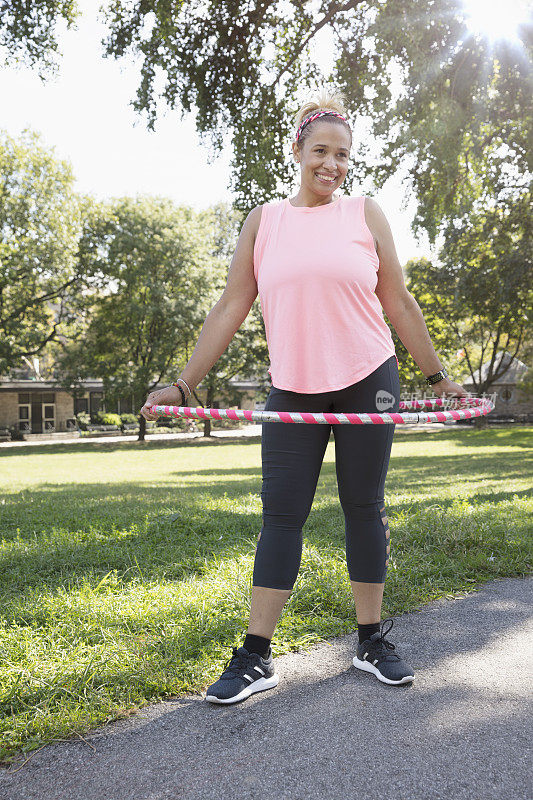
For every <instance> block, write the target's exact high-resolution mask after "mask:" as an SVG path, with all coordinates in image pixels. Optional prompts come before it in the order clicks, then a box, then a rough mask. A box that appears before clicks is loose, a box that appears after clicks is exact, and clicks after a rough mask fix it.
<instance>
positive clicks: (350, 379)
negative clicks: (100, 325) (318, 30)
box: [141, 91, 467, 703]
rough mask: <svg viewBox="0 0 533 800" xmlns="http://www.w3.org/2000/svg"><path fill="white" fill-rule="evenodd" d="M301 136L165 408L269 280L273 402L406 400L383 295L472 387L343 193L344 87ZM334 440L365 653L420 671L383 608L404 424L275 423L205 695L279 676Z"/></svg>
mask: <svg viewBox="0 0 533 800" xmlns="http://www.w3.org/2000/svg"><path fill="white" fill-rule="evenodd" d="M296 129H297V132H296V137H295V141H294V142H293V145H292V149H293V153H294V158H295V160H296V162H298V163H299V164H300V170H301V185H300V189H299V191H298V193H297V194H296V196H295V197H292V198H290V199H288V198H285V199H283V200H280V201H274V202H271V203H266V204H264V205H263V206H257V207H256V208H254V209H253V210H252V211H251V212H250V214H249V215H248V217H247V219H246V221H245V223H244V225H243V228H242V231H241V234H240V237H239V241H238V243H237V247H236V250H235V254H234V256H233V260H232V262H231V266H230V269H229V273H228V279H227V285H226V287H225V289H224V292H223V294H222V296H221V298H220V300H219V301H218V302H217V303H216V305H215V306H214V307H213V309H212V310H211V311H210V313H209V314H208V316H207V318H206V321H205V323H204V326H203V328H202V331H201V334H200V336H199V339H198V342H197V344H196V348H195V350H194V352H193V354H192V356H191V359H190V360H189V362H188V364H187V366H186V367H185V369H184V370H183V373H182V375H181V376H180V378H178V380H177V382H176V384H173V385H172V386H171V387H168V388H165V389H162V390H160V391H158V392H152V393H151V394H149V395H148V398H147V400H146V403H145V405H144V406H143V409H142V412H141V413H143V415H144V416H145V417H146V419H155V415H152V414H150V413H149V412H148V408H149V407H150V406H152V405H157V404H159V405H164V404H174V405H176V404H177V405H183V406H184V405H187V402H186V401H187V398H188V397H189V395H190V393H191V389H192V388H193V387H195V386H197V385H198V384H199V383H200V381H201V380H202V378H204V376H205V375H206V374H207V372H208V371H209V370H210V369H211V367H212V366H213V364H215V362H216V361H217V359H218V358H219V357H220V355H221V354H222V353H223V352H224V351H225V350H226V348H227V346H228V344H229V342H230V341H231V339H232V337H233V335H234V334H235V332H236V331H237V330H238V328H239V327H240V325H241V324H242V323H243V321H244V320H245V319H246V317H247V315H248V313H249V311H250V307H251V305H252V303H253V302H254V300H255V298H256V296H257V294H258V293H259V296H260V301H261V308H262V312H263V318H264V322H265V330H266V335H267V342H268V349H269V355H270V362H271V364H270V368H269V373H270V376H271V378H272V387H271V389H270V393H269V395H268V398H267V401H266V404H265V409H266V410H270V409H272V410H277V411H279V410H284V411H288V410H292V411H296V410H298V411H339V412H347V411H354V412H361V411H367V412H373V411H387V410H392V411H398V410H399V402H400V381H399V375H398V360H397V358H396V354H395V350H394V344H393V340H392V337H391V333H390V329H389V327H388V326H387V324H386V323H385V321H384V319H383V313H382V308H383V309H384V310H385V312H386V314H387V316H388V318H389V320H390V321H391V323H392V324H393V325H394V328H395V330H396V331H397V333H398V336H399V337H400V339H401V341H402V342H403V344H404V345H405V347H406V348H407V350H408V351H409V352H410V353H411V355H412V356H413V358H414V360H415V361H416V363H417V364H418V366H419V367H420V369H421V370H422V372H423V373H424V374H425V375H426V376H427V382H428V384H429V385H431V386H432V388H433V390H434V391H435V393H436V394H437V395H438V396H443V395H444V394H449V395H453V396H466V395H467V392H466V390H465V389H464V388H463V387H462V386H460V385H458V384H457V383H453V382H452V381H450V380H449V379H448V378H447V377H446V374H447V373H446V371H445V370H444V369H443V367H442V365H441V363H440V361H439V359H438V357H437V355H436V353H435V350H434V349H433V345H432V343H431V340H430V337H429V333H428V330H427V327H426V324H425V322H424V318H423V316H422V312H421V311H420V308H419V306H418V304H417V302H416V300H415V299H414V298H413V297H412V295H411V294H410V293H409V292H408V291H407V288H406V286H405V283H404V279H403V273H402V268H401V266H400V263H399V261H398V257H397V255H396V250H395V246H394V242H393V238H392V234H391V230H390V227H389V224H388V222H387V220H386V218H385V216H384V214H383V212H382V210H381V208H380V207H379V205H378V204H377V203H376V202H375V201H374V200H372V199H371V198H368V197H366V198H365V197H346V196H341V195H336V194H334V192H335V191H336V190H337V189H339V187H340V186H341V185H342V183H343V181H344V179H345V177H346V173H347V171H348V163H349V155H350V149H351V145H352V133H351V128H350V125H349V123H348V122H347V120H346V117H345V112H344V106H343V98H342V95H341V94H340V93H335V94H329V93H328V92H326V91H325V92H322V93H321V94H320V96H319V97H318V101H317V102H316V103H315V102H308V103H306V104H305V105H303V106H302V108H301V109H300V110H299V112H298V114H297V116H296ZM332 427H333V435H334V439H335V459H336V471H337V481H338V489H339V498H340V502H341V505H342V509H343V512H344V516H345V532H346V560H347V567H348V572H349V577H350V581H351V586H352V590H353V595H354V599H355V606H356V614H357V622H358V634H359V645H358V647H357V653H356V655H355V657H354V659H353V663H354V666H356V667H357V668H359V669H362V670H365V671H367V672H371V673H373V674H374V675H375V676H376V677H377V678H378V679H379V680H380V681H382V682H384V683H387V684H403V683H408V682H410V681H412V680H413V679H414V673H413V670H412V668H411V667H410V666H409V665H408V664H406V663H405V662H404V661H403V659H402V658H401V657H400V655H399V654H398V652H396V648H395V646H394V645H393V644H392V643H391V642H390V641H388V640H387V639H386V638H385V637H386V635H387V633H388V632H389V631H390V629H391V627H392V625H393V621H392V620H389V622H390V626H389V628H388V629H387V630H386V631H385V630H384V623H382V624H381V629H380V619H381V605H382V599H383V589H384V583H385V576H386V572H387V565H388V563H389V552H390V542H389V538H390V532H389V528H388V524H387V515H386V510H385V502H384V486H385V478H386V475H387V469H388V464H389V457H390V452H391V446H392V438H393V434H394V428H395V426H394V425H388V424H387V425H333V426H330V425H325V424H318V425H294V424H293V425H286V424H281V423H272V422H266V423H264V424H263V429H262V441H261V455H262V468H263V485H262V492H261V498H262V504H263V525H262V528H261V532H260V534H259V537H258V544H257V548H256V553H255V562H254V571H253V587H252V599H251V611H250V621H249V625H248V631H247V634H246V637H245V640H244V643H243V645H242V646H241V647H239V648H235V647H234V648H233V655H232V657H231V658H230V659H229V662H228V665H227V669H225V670H224V672H223V673H222V675H221V677H220V678H219V680H218V681H216V682H215V683H214V684H212V685H211V686H210V687H208V689H207V693H206V699H207V700H209V701H210V702H214V703H234V702H237V701H239V700H242V699H244V698H245V697H248V696H249V695H250V694H252V693H253V692H259V691H263V690H265V689H270V688H272V687H274V686H276V685H277V683H278V680H279V676H278V675H277V673H276V672H275V669H274V665H273V658H272V649H271V639H272V635H273V633H274V629H275V626H276V623H277V621H278V618H279V616H280V614H281V611H282V609H283V606H284V605H285V602H286V601H287V599H288V597H289V596H290V594H291V591H292V588H293V586H294V583H295V581H296V577H297V574H298V570H299V566H300V559H301V554H302V527H303V525H304V523H305V521H306V519H307V517H308V515H309V512H310V509H311V505H312V502H313V498H314V494H315V489H316V484H317V480H318V476H319V473H320V468H321V465H322V460H323V457H324V452H325V449H326V446H327V444H328V441H329V438H330V432H331V428H332Z"/></svg>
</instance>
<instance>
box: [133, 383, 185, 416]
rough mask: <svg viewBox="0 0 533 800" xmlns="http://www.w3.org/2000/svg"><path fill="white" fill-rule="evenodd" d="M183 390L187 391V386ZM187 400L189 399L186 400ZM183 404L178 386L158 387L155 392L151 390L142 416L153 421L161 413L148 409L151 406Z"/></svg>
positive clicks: (142, 410) (142, 409)
mask: <svg viewBox="0 0 533 800" xmlns="http://www.w3.org/2000/svg"><path fill="white" fill-rule="evenodd" d="M183 391H184V392H185V393H187V390H186V389H185V387H183ZM185 402H187V401H185ZM179 405H181V392H180V390H179V389H178V387H177V386H165V388H164V389H158V390H157V391H155V392H150V394H149V395H148V397H147V398H146V402H145V404H144V405H143V407H142V408H141V414H142V416H143V417H144V418H145V419H147V420H149V421H150V422H152V421H153V420H155V419H157V418H158V416H159V414H151V413H150V412H149V411H148V409H149V408H150V406H179Z"/></svg>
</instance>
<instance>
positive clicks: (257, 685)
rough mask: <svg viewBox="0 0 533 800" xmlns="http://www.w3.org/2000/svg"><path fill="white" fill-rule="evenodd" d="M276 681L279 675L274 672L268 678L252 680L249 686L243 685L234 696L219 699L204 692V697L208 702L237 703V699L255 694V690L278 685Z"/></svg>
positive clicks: (262, 690) (260, 690) (258, 690)
mask: <svg viewBox="0 0 533 800" xmlns="http://www.w3.org/2000/svg"><path fill="white" fill-rule="evenodd" d="M278 681H279V675H278V673H277V672H275V673H274V674H273V675H271V676H270V678H259V680H258V681H254V682H253V683H251V684H250V685H249V686H245V687H244V689H243V690H242V692H239V694H236V695H235V697H228V698H226V699H224V700H221V699H220V697H215V695H214V694H206V696H205V699H206V700H208V701H209V702H210V703H238V702H239V700H244V699H245V698H246V697H250V695H251V694H255V692H264V691H265V690H266V689H273V688H274V686H277V685H278Z"/></svg>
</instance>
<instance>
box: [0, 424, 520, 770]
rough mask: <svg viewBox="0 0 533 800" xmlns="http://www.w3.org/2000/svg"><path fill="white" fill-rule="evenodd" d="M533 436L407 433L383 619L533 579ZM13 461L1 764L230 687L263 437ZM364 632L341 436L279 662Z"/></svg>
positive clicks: (3, 576)
mask: <svg viewBox="0 0 533 800" xmlns="http://www.w3.org/2000/svg"><path fill="white" fill-rule="evenodd" d="M272 424H274V423H272ZM214 428H215V426H214ZM215 430H216V428H215ZM532 433H533V427H532V426H529V427H524V426H520V427H517V428H510V427H505V428H493V427H490V428H488V429H485V430H474V429H472V428H449V429H446V428H444V429H438V430H436V429H435V430H431V429H428V430H424V431H414V430H409V426H405V427H404V426H398V427H397V428H396V433H395V438H394V444H393V449H392V456H391V462H390V467H389V472H388V477H387V485H386V496H385V501H386V505H387V512H388V519H389V525H390V530H391V558H390V563H389V571H388V575H387V580H386V583H385V596H384V602H383V611H382V617H383V618H385V617H386V616H395V615H398V614H401V613H403V612H406V611H411V610H413V609H415V608H417V607H420V606H421V605H422V604H424V603H426V602H428V601H430V600H433V599H435V598H438V597H443V596H448V597H450V596H456V595H461V594H464V593H465V592H468V591H472V590H473V589H474V588H475V587H476V586H477V585H479V584H481V583H483V582H485V581H487V580H490V579H492V578H498V577H508V576H520V575H526V574H528V573H529V572H530V571H531V529H532V525H531V519H532V517H531V510H532V506H533V498H532V492H531V450H532V443H533V437H532ZM0 453H1V455H0V474H1V477H2V483H1V485H2V494H0V530H1V537H2V538H1V545H0V558H1V564H0V711H1V715H0V737H1V745H0V758H1V760H2V762H3V763H4V764H7V763H9V762H10V761H11V760H12V758H13V756H14V754H15V753H17V752H18V751H20V750H21V749H23V750H24V751H30V750H33V749H35V748H36V747H40V746H41V745H43V744H44V743H45V742H49V741H52V740H54V739H55V740H57V739H61V738H67V737H69V736H71V735H72V734H74V733H76V732H79V733H81V734H83V732H84V731H87V730H89V729H91V728H92V727H95V726H96V725H98V724H101V723H103V722H105V721H107V720H112V719H116V718H118V717H120V716H125V715H127V714H128V713H131V710H132V709H135V708H139V707H141V706H142V705H145V704H146V703H147V702H149V701H153V700H155V699H156V698H158V697H162V696H167V697H168V696H176V695H179V694H181V693H189V692H194V691H201V690H203V689H205V687H206V686H207V685H208V684H209V683H211V682H212V681H213V680H215V679H216V678H217V677H218V675H219V674H220V671H221V669H222V667H223V665H224V663H225V661H226V660H227V659H228V658H229V656H230V655H231V647H232V646H234V645H240V644H242V641H243V640H244V635H245V631H246V626H247V623H248V614H249V604H250V595H251V578H252V570H253V559H254V551H255V545H256V539H257V536H258V533H259V531H260V528H261V497H260V492H261V440H260V438H259V437H258V438H247V439H238V438H229V439H222V438H220V439H217V440H211V441H209V440H203V439H193V440H181V441H179V442H176V441H173V442H161V441H157V442H150V441H147V442H145V443H144V444H139V443H137V442H120V443H89V442H81V443H78V444H75V445H73V444H72V445H69V444H57V445H46V446H42V447H41V446H33V447H27V448H12V449H7V448H6V449H3V450H2V451H0ZM528 458H529V463H528ZM355 628H356V617H355V606H354V602H353V597H352V593H351V588H350V583H349V579H348V573H347V569H346V561H345V550H344V516H343V513H342V509H341V506H340V503H339V500H338V495H337V484H336V477H335V449H334V442H333V437H331V440H330V442H329V444H328V448H327V450H326V455H325V459H324V463H323V466H322V471H321V474H320V477H319V482H318V486H317V492H316V495H315V500H314V504H313V508H312V510H311V514H310V516H309V519H308V520H307V522H306V524H305V527H304V552H303V557H302V563H301V567H300V574H299V577H298V581H297V583H296V586H295V589H294V592H293V594H292V596H291V598H290V600H289V601H288V603H287V605H286V606H285V609H284V611H283V613H282V616H281V618H280V621H279V623H278V626H277V628H276V631H275V633H274V639H273V643H272V644H273V652H274V656H276V655H280V654H281V653H286V652H288V651H289V650H296V649H299V648H307V647H308V646H309V645H311V644H312V643H314V642H317V641H320V640H321V639H326V638H330V637H333V636H338V635H340V634H345V633H349V632H351V631H354V630H355ZM414 666H415V667H416V664H415V665H414Z"/></svg>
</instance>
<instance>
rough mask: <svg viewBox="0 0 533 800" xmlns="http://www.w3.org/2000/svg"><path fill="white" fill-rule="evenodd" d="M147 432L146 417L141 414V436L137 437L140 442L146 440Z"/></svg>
mask: <svg viewBox="0 0 533 800" xmlns="http://www.w3.org/2000/svg"><path fill="white" fill-rule="evenodd" d="M145 433H146V419H145V418H144V417H143V415H142V414H141V415H140V417H139V438H138V439H137V441H138V442H144V436H145Z"/></svg>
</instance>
